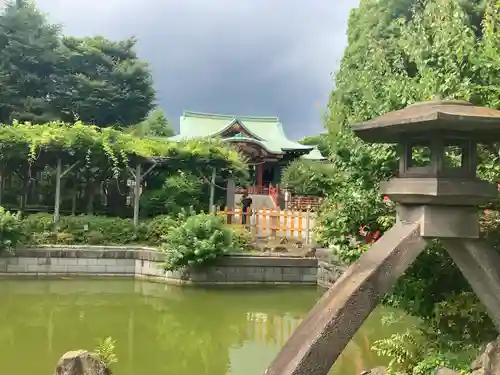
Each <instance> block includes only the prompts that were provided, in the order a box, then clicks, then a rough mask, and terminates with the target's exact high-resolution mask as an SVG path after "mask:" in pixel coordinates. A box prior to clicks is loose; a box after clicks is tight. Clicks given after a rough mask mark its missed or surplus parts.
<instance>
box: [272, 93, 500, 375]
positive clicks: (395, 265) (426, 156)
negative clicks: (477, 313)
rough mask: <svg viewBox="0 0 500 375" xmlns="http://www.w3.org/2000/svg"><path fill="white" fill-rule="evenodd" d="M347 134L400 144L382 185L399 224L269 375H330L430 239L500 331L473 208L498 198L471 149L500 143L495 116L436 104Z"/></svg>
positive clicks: (333, 293) (498, 298) (497, 262)
mask: <svg viewBox="0 0 500 375" xmlns="http://www.w3.org/2000/svg"><path fill="white" fill-rule="evenodd" d="M353 130H354V132H355V134H356V135H357V136H358V137H360V138H361V139H362V140H364V141H366V142H369V143H394V144H397V148H398V158H399V167H398V172H397V176H396V177H395V178H393V179H391V180H389V181H387V182H385V183H383V184H382V186H381V189H382V192H383V193H384V194H385V195H387V196H388V197H389V198H390V199H391V200H393V201H394V202H396V212H397V218H396V224H395V225H394V226H393V227H392V228H391V229H390V230H389V231H387V232H386V233H385V234H384V236H382V238H380V239H379V240H378V241H377V242H376V243H375V244H374V245H373V246H372V247H371V248H370V249H369V250H368V251H367V252H366V253H365V254H363V256H361V257H360V258H359V260H358V261H357V262H355V263H354V264H352V265H351V266H350V267H349V268H348V270H347V271H346V272H345V273H344V274H343V275H342V277H341V278H340V279H338V280H337V282H336V283H335V284H334V285H333V286H332V287H331V288H330V289H329V290H328V291H327V292H326V293H325V294H324V295H323V297H322V298H321V299H320V300H319V301H318V303H317V304H316V306H314V308H313V309H312V310H311V311H310V312H309V314H308V315H307V316H306V318H305V319H304V321H303V322H302V324H301V325H300V326H299V327H298V328H297V330H296V331H295V332H294V334H293V335H292V336H291V337H290V339H289V340H288V341H287V343H286V344H285V346H284V347H283V349H282V350H281V352H280V353H279V354H278V356H277V357H276V358H275V360H274V361H273V362H272V363H271V365H270V366H269V368H268V369H267V370H266V375H306V374H307V375H326V374H327V373H328V371H329V370H330V368H331V366H332V365H333V363H334V362H335V360H336V359H337V358H338V356H339V355H340V353H341V352H342V350H343V349H344V348H345V346H346V345H347V344H348V342H349V341H350V340H351V338H352V337H353V335H354V334H355V333H356V331H357V330H358V328H359V327H360V326H361V325H362V323H363V322H364V320H365V319H366V318H367V317H368V315H369V314H370V313H371V312H372V311H373V309H374V308H375V307H376V306H377V305H378V303H379V300H380V298H381V297H383V296H384V295H385V294H386V293H388V292H390V290H391V288H392V286H393V284H394V283H395V282H396V281H397V279H398V278H399V277H400V276H401V275H402V274H403V273H404V272H405V271H406V269H407V268H408V267H409V266H410V265H411V264H412V263H413V261H414V260H415V259H416V258H417V256H418V255H419V254H420V253H421V252H422V251H423V250H424V249H425V247H426V246H427V244H428V241H429V240H432V239H440V241H441V243H442V244H443V246H444V248H445V249H446V251H447V252H448V253H449V254H450V256H451V258H452V259H453V261H454V262H455V263H456V264H457V266H458V267H459V268H460V270H461V271H462V273H463V274H464V276H465V277H466V278H467V280H468V281H469V283H470V284H471V286H472V288H473V290H474V292H475V293H476V294H477V295H478V297H479V298H480V300H481V301H482V302H483V304H484V305H485V307H486V309H487V311H488V313H489V315H490V316H491V318H492V320H493V322H494V323H495V325H496V327H497V329H498V330H499V331H500V255H499V254H498V253H497V252H495V251H494V250H493V249H492V248H491V247H490V246H489V245H488V244H487V243H486V242H485V241H484V240H483V239H481V238H480V231H479V217H478V212H479V209H478V205H481V204H484V203H487V202H489V201H491V200H492V199H493V198H494V197H496V195H497V193H498V192H497V186H496V185H492V184H490V183H488V182H486V181H482V180H480V179H479V178H478V177H477V175H476V171H477V144H478V143H491V142H497V141H500V111H498V110H494V109H490V108H485V107H476V106H473V105H471V104H470V103H467V102H462V101H443V100H435V101H429V102H422V103H416V104H413V105H410V106H408V107H406V108H404V109H402V110H399V111H394V112H390V113H387V114H385V115H382V116H380V117H378V118H375V119H373V120H371V121H367V122H365V123H361V124H358V125H354V126H353Z"/></svg>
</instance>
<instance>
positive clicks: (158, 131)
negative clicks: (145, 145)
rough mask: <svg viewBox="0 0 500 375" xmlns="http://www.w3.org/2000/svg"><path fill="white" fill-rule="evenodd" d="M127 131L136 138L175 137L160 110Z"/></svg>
mask: <svg viewBox="0 0 500 375" xmlns="http://www.w3.org/2000/svg"><path fill="white" fill-rule="evenodd" d="M127 130H128V132H130V133H132V134H134V135H135V136H138V137H172V136H174V135H175V132H174V129H172V126H171V125H170V123H169V122H168V120H167V118H166V116H165V113H164V112H163V110H161V109H156V110H154V111H153V112H151V113H150V114H149V115H148V117H147V118H146V119H145V120H144V121H142V122H140V123H139V124H137V125H133V126H131V127H130V128H128V129H127Z"/></svg>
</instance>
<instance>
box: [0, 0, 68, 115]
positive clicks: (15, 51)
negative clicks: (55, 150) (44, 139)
mask: <svg viewBox="0 0 500 375" xmlns="http://www.w3.org/2000/svg"><path fill="white" fill-rule="evenodd" d="M0 52H1V53H0V86H1V87H2V89H1V90H0V123H10V122H12V120H13V119H18V120H20V121H32V122H34V123H38V122H47V121H51V120H54V119H57V114H56V113H54V112H55V111H54V109H53V108H52V105H51V103H50V100H47V98H51V97H54V96H56V95H57V92H58V85H59V83H60V80H59V77H60V74H61V71H60V64H59V61H60V60H61V54H60V51H59V26H58V25H52V24H50V23H48V22H47V19H46V17H45V16H44V15H43V14H42V13H41V12H40V11H39V10H38V9H37V8H36V6H35V5H34V3H33V2H31V1H28V0H16V1H14V0H12V1H8V2H7V4H6V6H5V9H4V11H3V13H1V14H0Z"/></svg>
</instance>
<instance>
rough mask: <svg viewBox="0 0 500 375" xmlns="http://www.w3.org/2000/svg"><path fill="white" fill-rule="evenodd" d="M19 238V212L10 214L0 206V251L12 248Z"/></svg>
mask: <svg viewBox="0 0 500 375" xmlns="http://www.w3.org/2000/svg"><path fill="white" fill-rule="evenodd" d="M21 238H22V230H21V221H20V218H19V214H12V213H10V212H9V211H6V210H5V209H4V208H3V207H1V206H0V252H2V251H10V250H12V249H13V248H14V247H15V246H16V245H17V244H18V243H19V242H20V241H21Z"/></svg>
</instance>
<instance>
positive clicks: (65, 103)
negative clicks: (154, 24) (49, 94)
mask: <svg viewBox="0 0 500 375" xmlns="http://www.w3.org/2000/svg"><path fill="white" fill-rule="evenodd" d="M135 45H136V40H135V39H134V38H130V39H126V40H122V41H117V42H115V41H110V40H107V39H105V38H103V37H101V36H96V37H85V38H74V37H65V38H64V39H63V53H64V57H65V59H64V64H65V69H66V73H65V75H64V77H63V79H62V82H61V86H60V91H59V93H58V98H57V100H56V104H57V108H58V110H59V112H60V113H61V118H62V120H63V121H66V122H74V121H76V120H81V121H83V122H84V123H88V124H93V125H96V126H99V127H108V126H115V125H116V126H127V125H132V124H137V123H139V122H141V121H143V120H144V118H145V117H146V116H147V114H148V113H149V112H150V110H151V109H152V108H153V107H154V100H155V91H154V89H153V85H152V77H151V72H150V70H149V67H148V64H147V63H146V62H144V61H141V60H139V58H138V57H137V54H136V52H135Z"/></svg>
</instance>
